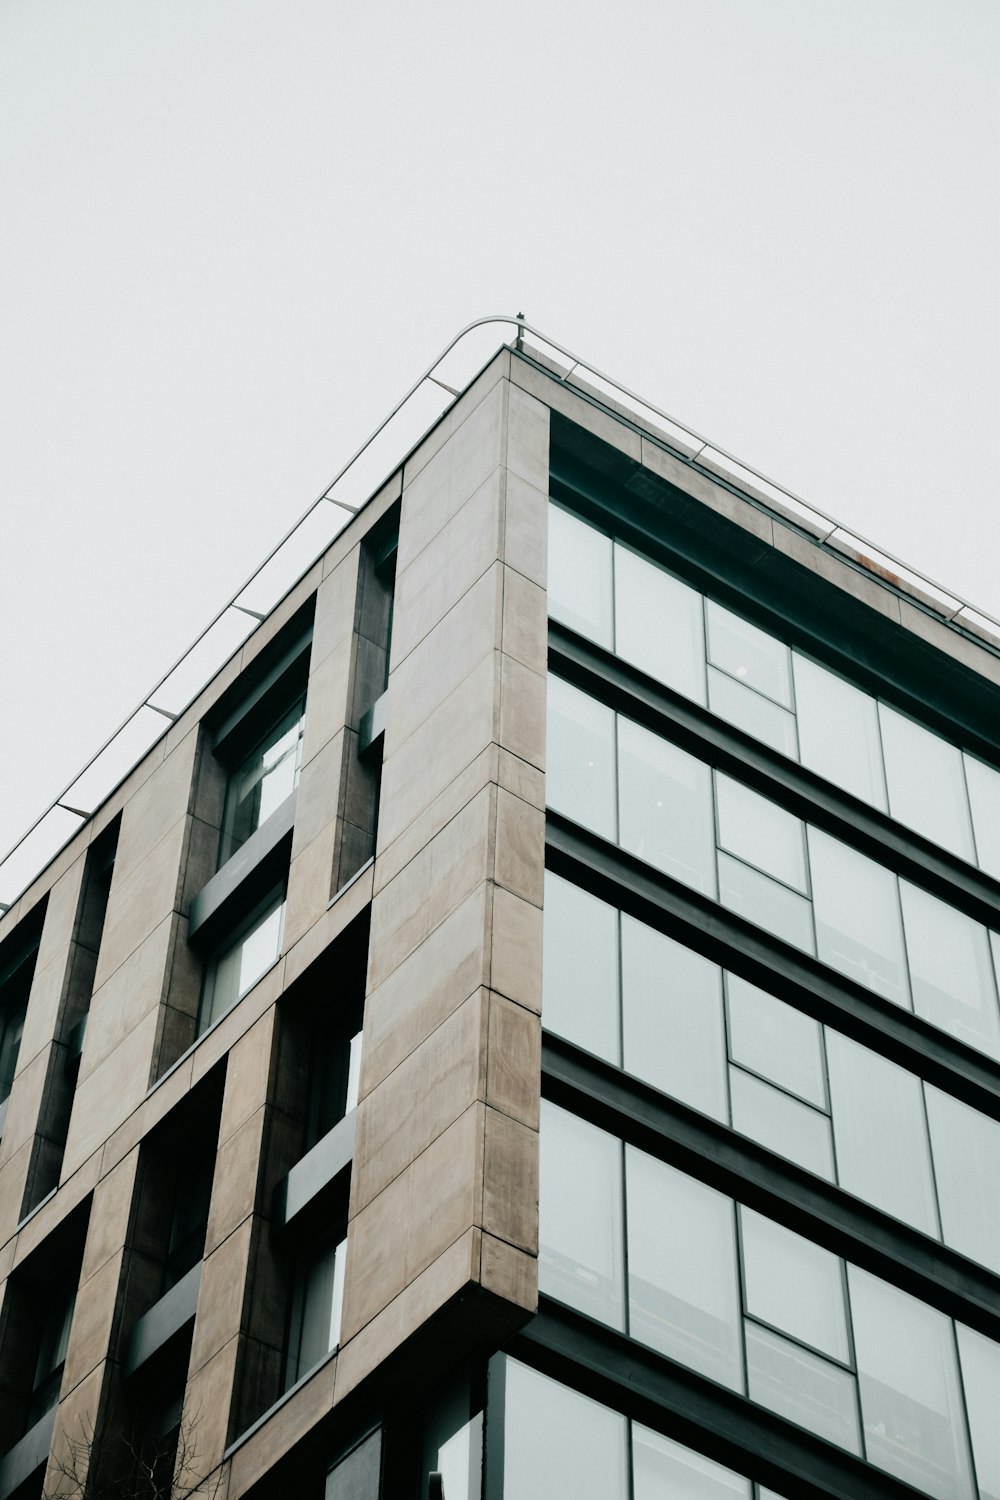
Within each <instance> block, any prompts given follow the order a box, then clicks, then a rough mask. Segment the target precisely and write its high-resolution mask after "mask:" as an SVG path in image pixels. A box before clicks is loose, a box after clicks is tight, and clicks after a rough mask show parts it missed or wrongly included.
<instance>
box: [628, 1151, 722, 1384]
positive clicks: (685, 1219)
mask: <svg viewBox="0 0 1000 1500" xmlns="http://www.w3.org/2000/svg"><path fill="white" fill-rule="evenodd" d="M626 1179H627V1190H628V1244H629V1332H630V1333H631V1334H632V1337H633V1338H636V1339H640V1340H641V1341H642V1343H644V1344H649V1345H651V1346H652V1348H654V1349H659V1350H660V1351H661V1353H663V1354H667V1355H669V1356H670V1357H671V1359H677V1360H680V1361H681V1363H682V1364H685V1365H690V1366H691V1367H692V1369H695V1370H700V1371H701V1373H702V1374H703V1375H707V1376H709V1378H710V1379H712V1380H717V1381H719V1382H720V1383H721V1384H722V1385H728V1386H730V1387H731V1388H732V1389H733V1390H742V1388H743V1369H742V1363H743V1362H742V1359H741V1356H740V1331H739V1300H738V1288H737V1279H736V1251H735V1243H734V1224H733V1203H732V1200H731V1199H729V1198H724V1197H723V1196H722V1194H721V1193H717V1192H715V1191H714V1190H713V1189H712V1188H708V1187H705V1186H704V1184H703V1183H700V1182H695V1181H693V1179H692V1178H690V1177H685V1176H684V1175H683V1173H681V1172H677V1171H675V1170H674V1168H673V1167H668V1166H665V1165H664V1164H663V1163H662V1162H658V1161H654V1160H653V1159H652V1157H649V1156H646V1155H644V1154H643V1153H642V1152H641V1151H636V1150H634V1149H633V1148H632V1147H626Z"/></svg>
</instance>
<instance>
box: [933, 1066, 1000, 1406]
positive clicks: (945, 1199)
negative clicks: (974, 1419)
mask: <svg viewBox="0 0 1000 1500" xmlns="http://www.w3.org/2000/svg"><path fill="white" fill-rule="evenodd" d="M924 1093H925V1096H926V1099H927V1119H928V1123H929V1125H930V1132H931V1151H932V1152H933V1154H934V1175H935V1178H936V1180H937V1190H938V1201H939V1203H940V1204H941V1221H942V1229H943V1232H944V1238H945V1243H946V1244H948V1245H954V1247H955V1249H956V1250H961V1252H962V1254H963V1255H968V1256H970V1257H971V1258H972V1259H973V1260H978V1261H979V1262H980V1263H981V1264H982V1265H984V1266H989V1268H990V1270H992V1271H996V1272H997V1274H998V1275H1000V1124H998V1122H997V1121H996V1120H990V1119H988V1118H987V1116H986V1115H981V1114H979V1113H978V1112H977V1111H976V1110H974V1109H970V1108H969V1106H968V1105H967V1104H962V1103H960V1101H959V1100H958V1099H953V1098H952V1096H951V1094H944V1093H942V1092H941V1090H940V1089H936V1088H933V1087H932V1086H931V1085H930V1084H929V1083H928V1084H925V1085H924ZM997 1413H998V1415H1000V1406H998V1408H997Z"/></svg>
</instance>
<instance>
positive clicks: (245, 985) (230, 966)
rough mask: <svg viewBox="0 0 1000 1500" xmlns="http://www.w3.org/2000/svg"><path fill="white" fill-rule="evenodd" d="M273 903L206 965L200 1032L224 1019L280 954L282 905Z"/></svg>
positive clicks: (283, 908) (283, 909)
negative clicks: (223, 1016)
mask: <svg viewBox="0 0 1000 1500" xmlns="http://www.w3.org/2000/svg"><path fill="white" fill-rule="evenodd" d="M275 899H276V901H277V904H275V905H272V906H271V907H270V909H265V911H264V913H263V915H262V916H260V917H259V918H258V919H257V920H256V921H255V922H253V924H252V925H251V926H250V927H249V929H248V930H247V931H246V932H245V933H244V934H243V935H242V936H241V937H239V938H237V939H236V941H235V942H234V943H232V944H231V945H230V946H229V947H228V948H227V949H225V950H224V951H223V952H222V953H221V954H220V956H219V957H218V958H217V959H215V960H213V961H212V962H211V963H210V964H209V966H208V968H207V970H206V973H205V992H204V996H203V999H202V1007H201V1015H200V1018H199V1029H200V1030H201V1031H204V1030H205V1028H206V1027H207V1026H210V1025H211V1024H212V1023H213V1022H214V1021H217V1020H218V1019H219V1017H220V1016H222V1015H225V1013H226V1011H227V1010H229V1009H230V1008H231V1007H232V1006H234V1005H235V1004H236V1002H237V1000H239V999H240V997H241V996H242V995H245V994H246V992H247V990H248V989H250V988H251V986H252V985H254V984H256V982H257V980H258V979H260V977H261V975H263V974H265V973H266V972H267V970H268V969H269V968H270V967H271V965H272V964H273V963H274V961H275V959H276V958H277V956H278V954H279V953H280V951H281V931H282V925H283V923H284V917H285V903H284V901H280V900H277V898H275Z"/></svg>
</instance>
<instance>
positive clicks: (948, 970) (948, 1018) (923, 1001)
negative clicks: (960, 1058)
mask: <svg viewBox="0 0 1000 1500" xmlns="http://www.w3.org/2000/svg"><path fill="white" fill-rule="evenodd" d="M899 890H900V896H901V898H902V903H903V922H904V924H905V928H906V947H907V952H908V954H909V959H910V980H911V984H912V987H913V1008H914V1010H915V1011H916V1012H917V1015H918V1016H923V1017H924V1018H925V1020H928V1021H930V1022H931V1023H932V1025H934V1026H940V1027H941V1030H942V1031H949V1032H951V1033H952V1035H953V1036H957V1037H959V1038H960V1039H961V1040H962V1041H963V1042H968V1044H969V1046H970V1047H978V1048H979V1049H980V1050H981V1051H983V1052H988V1053H989V1054H990V1056H991V1057H1000V1022H998V1016H997V998H996V990H995V988H994V984H993V966H992V964H991V962H990V951H989V942H988V940H987V936H986V929H985V927H980V925H979V923H978V922H974V921H973V920H972V918H971V917H967V916H964V915H963V913H962V912H959V911H955V910H954V909H953V908H952V907H950V906H946V905H945V903H944V902H943V901H938V900H937V898H936V897H935V896H931V895H930V894H929V893H928V892H927V891H923V890H920V889H919V888H918V887H917V886H915V885H910V884H909V883H908V882H907V881H905V880H901V881H900V882H899Z"/></svg>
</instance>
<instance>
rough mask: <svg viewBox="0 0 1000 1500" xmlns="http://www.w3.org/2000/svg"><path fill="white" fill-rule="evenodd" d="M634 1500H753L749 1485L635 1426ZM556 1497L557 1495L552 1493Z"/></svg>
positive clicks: (716, 1466)
mask: <svg viewBox="0 0 1000 1500" xmlns="http://www.w3.org/2000/svg"><path fill="white" fill-rule="evenodd" d="M632 1475H633V1484H634V1486H635V1488H634V1491H633V1494H634V1500H669V1497H671V1496H677V1497H678V1500H750V1481H749V1480H748V1479H744V1478H743V1476H742V1475H741V1474H734V1473H733V1471H732V1469H724V1468H723V1467H722V1465H721V1464H717V1463H713V1462H712V1460H711V1459H710V1458H703V1457H702V1455H701V1454H700V1453H694V1452H693V1451H692V1450H691V1449H690V1448H683V1447H682V1446H681V1444H680V1443H674V1442H672V1441H671V1439H670V1438H666V1437H662V1436H661V1435H660V1433H658V1432H653V1431H652V1429H651V1428H649V1427H641V1426H640V1425H639V1423H638V1422H633V1423H632ZM553 1493H554V1494H555V1492H553Z"/></svg>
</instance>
